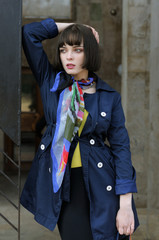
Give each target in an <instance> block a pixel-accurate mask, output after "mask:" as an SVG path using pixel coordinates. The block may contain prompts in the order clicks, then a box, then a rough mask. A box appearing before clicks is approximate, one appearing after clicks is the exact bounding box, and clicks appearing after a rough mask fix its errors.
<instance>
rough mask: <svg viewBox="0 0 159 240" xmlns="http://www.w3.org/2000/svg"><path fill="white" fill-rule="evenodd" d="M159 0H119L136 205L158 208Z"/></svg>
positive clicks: (125, 99) (123, 95) (123, 91)
mask: <svg viewBox="0 0 159 240" xmlns="http://www.w3.org/2000/svg"><path fill="white" fill-rule="evenodd" d="M158 11H159V2H158V1H157V0H153V1H146V0H143V1H142V0H140V1H137V0H129V1H124V0H123V45H122V53H123V56H122V63H123V76H122V85H121V86H122V97H123V99H124V102H123V105H124V110H125V113H126V116H127V127H128V131H129V134H130V139H131V150H132V160H133V164H134V166H135V168H136V170H137V183H138V194H137V195H136V196H135V198H136V202H137V206H138V207H147V208H148V209H152V208H159V203H158V202H159V201H158V200H159V189H158V183H159V176H158V169H159V163H158V155H159V148H158V141H159V121H158V120H159V81H158V75H159V66H158V65H159V37H158V36H159V30H158V23H159V13H158Z"/></svg>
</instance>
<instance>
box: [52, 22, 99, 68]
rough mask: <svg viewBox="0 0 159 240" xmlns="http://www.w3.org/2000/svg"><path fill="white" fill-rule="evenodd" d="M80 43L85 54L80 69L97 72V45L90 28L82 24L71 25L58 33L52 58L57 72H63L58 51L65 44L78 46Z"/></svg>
mask: <svg viewBox="0 0 159 240" xmlns="http://www.w3.org/2000/svg"><path fill="white" fill-rule="evenodd" d="M81 43H83V46H84V53H85V60H84V63H83V66H82V67H83V68H84V69H87V70H88V71H91V72H95V71H98V70H99V68H100V63H101V60H100V53H99V44H98V43H97V40H96V39H95V36H94V35H93V32H92V30H91V28H89V27H86V26H84V25H82V24H72V25H70V26H69V27H67V28H66V29H65V30H64V31H63V32H61V33H60V35H59V39H58V43H57V48H56V53H55V58H54V64H53V65H54V68H55V69H56V70H58V71H61V70H63V67H62V64H61V60H60V51H59V49H60V48H61V47H63V46H64V45H65V44H68V45H70V46H73V45H77V46H79V45H81Z"/></svg>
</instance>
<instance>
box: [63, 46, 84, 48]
mask: <svg viewBox="0 0 159 240" xmlns="http://www.w3.org/2000/svg"><path fill="white" fill-rule="evenodd" d="M65 47H66V45H63V46H62V47H60V48H65ZM72 47H73V48H76V47H81V48H83V47H84V46H83V45H82V46H81V45H73V46H72Z"/></svg>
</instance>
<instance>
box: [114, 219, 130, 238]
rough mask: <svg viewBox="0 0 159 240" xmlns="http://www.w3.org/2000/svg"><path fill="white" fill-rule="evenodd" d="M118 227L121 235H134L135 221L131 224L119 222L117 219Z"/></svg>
mask: <svg viewBox="0 0 159 240" xmlns="http://www.w3.org/2000/svg"><path fill="white" fill-rule="evenodd" d="M116 227H117V229H118V232H119V234H120V235H123V234H125V235H132V234H133V232H134V223H132V224H131V225H127V226H124V225H120V224H119V222H118V221H117V224H116Z"/></svg>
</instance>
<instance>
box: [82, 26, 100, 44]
mask: <svg viewBox="0 0 159 240" xmlns="http://www.w3.org/2000/svg"><path fill="white" fill-rule="evenodd" d="M85 26H86V27H88V28H90V29H91V30H92V33H93V35H94V36H95V39H96V40H97V43H98V44H99V34H98V32H97V31H96V30H95V28H93V27H91V26H89V25H85Z"/></svg>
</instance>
